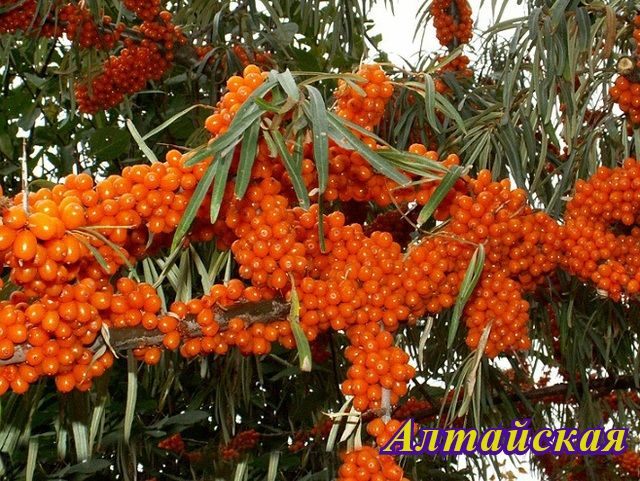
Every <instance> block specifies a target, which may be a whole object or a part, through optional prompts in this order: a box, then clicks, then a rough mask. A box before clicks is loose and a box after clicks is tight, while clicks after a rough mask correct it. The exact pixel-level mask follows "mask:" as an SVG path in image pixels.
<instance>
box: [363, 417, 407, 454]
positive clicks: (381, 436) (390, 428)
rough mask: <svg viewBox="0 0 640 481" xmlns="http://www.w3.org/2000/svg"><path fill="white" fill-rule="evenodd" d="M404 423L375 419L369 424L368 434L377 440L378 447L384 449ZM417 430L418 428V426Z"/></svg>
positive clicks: (395, 420)
mask: <svg viewBox="0 0 640 481" xmlns="http://www.w3.org/2000/svg"><path fill="white" fill-rule="evenodd" d="M401 425H402V421H399V420H397V419H390V420H388V421H387V422H385V421H384V420H383V419H382V418H375V419H373V420H372V421H370V422H369V423H367V434H369V436H372V437H373V438H375V440H376V446H378V447H380V448H382V447H384V446H385V445H386V444H387V443H388V442H389V440H390V439H391V438H392V437H393V435H394V434H395V433H396V432H397V431H398V429H400V426H401ZM416 429H417V426H416Z"/></svg>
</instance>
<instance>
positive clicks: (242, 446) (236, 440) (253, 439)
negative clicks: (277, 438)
mask: <svg viewBox="0 0 640 481" xmlns="http://www.w3.org/2000/svg"><path fill="white" fill-rule="evenodd" d="M259 441H260V433H258V432H257V431H256V430H255V429H250V430H248V431H240V432H239V433H238V434H236V435H235V436H234V437H233V439H231V441H229V442H228V443H227V444H225V445H223V446H220V453H221V454H222V458H223V459H226V460H227V461H230V460H233V459H238V458H239V457H240V456H241V454H242V453H243V452H244V451H249V450H251V449H253V448H255V447H256V446H257V444H258V442H259Z"/></svg>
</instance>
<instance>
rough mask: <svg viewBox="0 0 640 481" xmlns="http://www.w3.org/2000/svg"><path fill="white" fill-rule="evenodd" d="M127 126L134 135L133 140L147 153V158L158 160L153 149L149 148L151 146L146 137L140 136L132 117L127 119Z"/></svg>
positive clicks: (152, 160)
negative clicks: (146, 141)
mask: <svg viewBox="0 0 640 481" xmlns="http://www.w3.org/2000/svg"><path fill="white" fill-rule="evenodd" d="M127 128H128V129H129V132H130V133H131V136H132V137H133V140H135V141H136V144H138V147H140V150H142V153H143V154H144V155H145V157H146V158H147V159H149V160H150V161H151V162H152V163H156V162H158V157H156V154H154V153H153V150H151V149H150V148H149V146H148V145H147V144H146V143H145V141H144V139H143V138H142V137H141V136H140V132H138V129H136V126H135V125H134V124H133V122H131V119H127Z"/></svg>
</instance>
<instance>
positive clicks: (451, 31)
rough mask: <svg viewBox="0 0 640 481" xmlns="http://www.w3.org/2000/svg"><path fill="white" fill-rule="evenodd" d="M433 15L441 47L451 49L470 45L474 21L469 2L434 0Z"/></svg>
mask: <svg viewBox="0 0 640 481" xmlns="http://www.w3.org/2000/svg"><path fill="white" fill-rule="evenodd" d="M431 15H432V16H433V24H434V26H435V28H436V37H437V38H438V41H439V42H440V45H442V46H443V47H450V46H451V45H454V46H455V45H458V44H462V43H469V41H470V40H471V35H472V32H471V30H472V28H473V21H472V19H471V7H470V6H469V2H468V1H467V0H433V2H431Z"/></svg>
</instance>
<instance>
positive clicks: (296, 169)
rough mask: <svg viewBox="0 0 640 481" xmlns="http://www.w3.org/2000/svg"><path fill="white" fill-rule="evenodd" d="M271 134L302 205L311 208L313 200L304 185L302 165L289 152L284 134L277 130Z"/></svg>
mask: <svg viewBox="0 0 640 481" xmlns="http://www.w3.org/2000/svg"><path fill="white" fill-rule="evenodd" d="M271 135H272V136H273V140H274V142H275V144H276V148H277V149H278V154H280V158H281V159H282V162H283V163H284V167H285V169H286V170H287V174H289V178H290V179H291V184H292V185H293V190H294V191H295V192H296V196H297V197H298V200H299V201H300V205H301V206H302V207H303V208H304V209H309V205H310V204H311V202H310V201H309V193H308V192H307V187H306V186H305V185H304V180H303V179H302V173H301V166H300V165H295V164H294V162H293V158H292V157H291V153H289V149H287V146H286V144H285V142H284V138H283V137H282V134H281V133H280V132H278V131H277V130H276V131H273V132H271Z"/></svg>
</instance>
